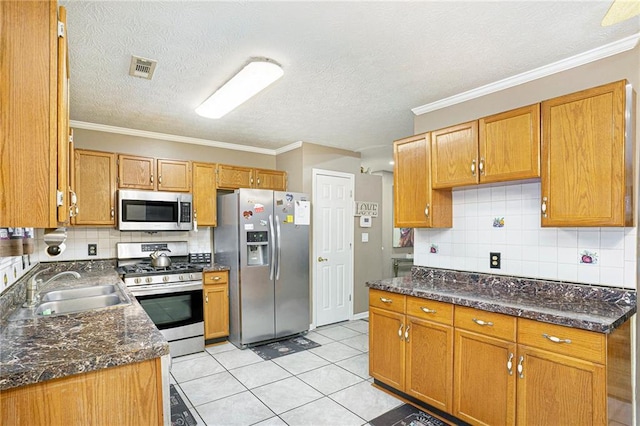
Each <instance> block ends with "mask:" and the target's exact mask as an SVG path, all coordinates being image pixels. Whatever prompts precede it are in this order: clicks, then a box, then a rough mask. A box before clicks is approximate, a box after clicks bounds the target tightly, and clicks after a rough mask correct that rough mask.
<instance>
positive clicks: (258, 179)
mask: <svg viewBox="0 0 640 426" xmlns="http://www.w3.org/2000/svg"><path fill="white" fill-rule="evenodd" d="M258 186H260V178H258Z"/></svg>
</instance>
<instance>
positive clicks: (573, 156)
mask: <svg viewBox="0 0 640 426" xmlns="http://www.w3.org/2000/svg"><path fill="white" fill-rule="evenodd" d="M634 98H635V94H634V93H633V92H632V90H631V88H630V86H627V85H626V81H624V80H623V81H619V82H616V83H611V84H606V85H603V86H599V87H595V88H592V89H589V90H584V91H581V92H577V93H572V94H570V95H566V96H561V97H558V98H554V99H550V100H548V101H545V102H543V103H542V167H541V172H542V173H541V187H542V205H541V210H542V226H593V227H596V226H632V222H633V196H632V194H633V158H632V148H633V136H634V135H633V132H632V131H631V130H630V129H629V131H628V133H629V134H628V136H627V138H626V139H625V126H626V125H627V124H628V123H626V122H625V111H628V112H629V114H630V117H634V118H632V119H635V114H633V112H632V105H633V104H635V99H634Z"/></svg>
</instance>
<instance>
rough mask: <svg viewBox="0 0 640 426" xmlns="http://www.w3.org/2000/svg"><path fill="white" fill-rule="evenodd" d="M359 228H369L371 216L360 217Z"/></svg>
mask: <svg viewBox="0 0 640 426" xmlns="http://www.w3.org/2000/svg"><path fill="white" fill-rule="evenodd" d="M360 228H371V216H360Z"/></svg>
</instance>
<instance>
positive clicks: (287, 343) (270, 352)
mask: <svg viewBox="0 0 640 426" xmlns="http://www.w3.org/2000/svg"><path fill="white" fill-rule="evenodd" d="M318 346H320V344H319V343H316V342H314V341H313V340H309V339H307V338H304V337H300V336H298V337H292V338H291V339H287V340H281V341H279V342H271V343H267V344H266V345H262V346H255V347H253V348H251V350H252V351H253V352H255V353H256V354H258V355H259V356H260V357H261V358H262V359H264V360H265V361H269V360H270V359H274V358H278V357H281V356H284V355H290V354H294V353H296V352H301V351H306V350H307V349H313V348H317V347H318Z"/></svg>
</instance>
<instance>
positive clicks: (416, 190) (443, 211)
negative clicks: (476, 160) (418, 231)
mask: <svg viewBox="0 0 640 426" xmlns="http://www.w3.org/2000/svg"><path fill="white" fill-rule="evenodd" d="M430 150H431V148H430V145H429V133H424V134H421V135H416V136H411V137H408V138H404V139H400V140H397V141H395V142H394V143H393V159H394V169H393V185H394V187H393V199H394V205H393V218H394V226H395V227H398V228H428V227H441V228H447V227H448V228H450V227H451V226H452V217H453V216H452V206H451V190H450V189H445V190H432V189H431V176H432V174H431V173H430V165H431V161H430Z"/></svg>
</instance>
